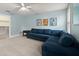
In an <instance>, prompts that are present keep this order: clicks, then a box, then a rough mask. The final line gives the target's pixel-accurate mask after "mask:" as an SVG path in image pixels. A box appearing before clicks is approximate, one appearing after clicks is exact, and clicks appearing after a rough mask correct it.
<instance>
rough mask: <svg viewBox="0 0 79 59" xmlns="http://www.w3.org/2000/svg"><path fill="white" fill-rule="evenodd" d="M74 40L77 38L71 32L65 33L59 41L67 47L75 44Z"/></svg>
mask: <svg viewBox="0 0 79 59" xmlns="http://www.w3.org/2000/svg"><path fill="white" fill-rule="evenodd" d="M74 41H75V39H74V38H73V37H72V36H71V35H69V34H63V35H62V36H61V37H60V39H59V43H60V44H61V45H62V46H65V47H70V46H72V45H73V44H74Z"/></svg>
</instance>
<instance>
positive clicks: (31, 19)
mask: <svg viewBox="0 0 79 59" xmlns="http://www.w3.org/2000/svg"><path fill="white" fill-rule="evenodd" d="M51 17H57V26H50V25H48V26H36V19H44V18H48V20H49V19H50V18H51ZM66 19H67V13H66V10H60V11H51V12H47V13H42V14H39V15H30V16H27V17H26V19H25V20H24V26H23V29H22V30H24V29H27V30H30V29H32V28H40V29H52V30H64V31H66ZM49 24H50V23H49Z"/></svg>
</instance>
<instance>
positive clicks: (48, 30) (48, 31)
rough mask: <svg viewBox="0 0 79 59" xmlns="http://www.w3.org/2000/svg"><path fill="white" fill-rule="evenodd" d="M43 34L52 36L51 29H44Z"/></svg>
mask: <svg viewBox="0 0 79 59" xmlns="http://www.w3.org/2000/svg"><path fill="white" fill-rule="evenodd" d="M43 33H44V34H46V35H50V33H51V31H50V29H44V32H43Z"/></svg>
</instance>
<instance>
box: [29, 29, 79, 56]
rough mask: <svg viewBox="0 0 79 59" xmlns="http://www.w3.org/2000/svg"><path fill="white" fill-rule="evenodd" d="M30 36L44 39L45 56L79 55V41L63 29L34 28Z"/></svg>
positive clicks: (40, 39) (43, 51) (43, 50)
mask: <svg viewBox="0 0 79 59" xmlns="http://www.w3.org/2000/svg"><path fill="white" fill-rule="evenodd" d="M27 37H28V38H32V39H35V40H39V41H43V42H44V44H43V45H42V55H43V56H79V43H78V41H77V40H76V39H75V38H74V37H73V36H72V35H71V34H68V33H66V32H64V31H61V30H51V29H32V30H31V31H30V32H29V33H27Z"/></svg>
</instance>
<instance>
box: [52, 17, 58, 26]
mask: <svg viewBox="0 0 79 59" xmlns="http://www.w3.org/2000/svg"><path fill="white" fill-rule="evenodd" d="M50 26H57V17H52V18H50Z"/></svg>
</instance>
